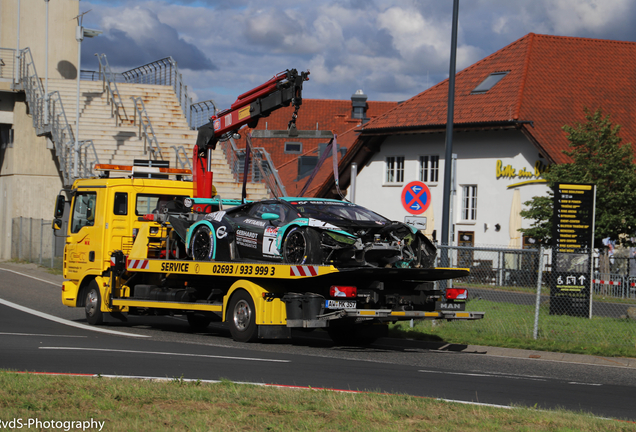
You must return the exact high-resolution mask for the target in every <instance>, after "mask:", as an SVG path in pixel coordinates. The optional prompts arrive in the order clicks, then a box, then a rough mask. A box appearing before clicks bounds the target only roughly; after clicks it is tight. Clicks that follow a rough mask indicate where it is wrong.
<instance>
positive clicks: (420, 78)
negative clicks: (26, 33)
mask: <svg viewBox="0 0 636 432" xmlns="http://www.w3.org/2000/svg"><path fill="white" fill-rule="evenodd" d="M633 6H634V0H515V1H510V0H471V1H469V2H461V3H460V11H459V38H458V50H457V69H458V70H461V69H463V68H465V67H467V66H469V65H470V64H472V63H474V62H476V61H478V60H480V59H481V58H483V57H485V56H487V55H489V54H491V53H492V52H494V51H496V50H498V49H500V48H502V47H504V46H505V45H508V44H509V43H511V42H513V41H514V40H516V39H518V38H520V37H522V36H524V35H525V34H527V33H529V32H535V33H545V34H556V35H568V36H584V37H600V38H608V39H621V40H636V33H635V32H634V30H632V22H633V21H634V19H636V8H634V7H633ZM81 8H82V10H86V9H91V8H92V9H93V12H91V13H90V14H88V15H87V16H86V19H87V20H88V22H87V23H86V25H87V26H90V27H93V28H100V29H102V30H105V34H104V36H100V37H99V38H95V40H94V41H91V42H89V43H91V44H95V45H96V46H97V45H99V48H100V49H103V50H104V52H106V53H107V55H108V57H109V60H110V59H111V56H112V57H113V58H115V59H117V60H118V61H119V62H120V63H121V64H122V65H124V64H125V65H126V66H127V67H129V68H130V67H135V66H139V65H141V63H142V62H144V61H146V59H153V60H154V59H155V58H153V57H154V56H158V55H164V54H165V55H172V56H174V57H175V58H177V61H178V62H179V66H180V69H182V70H183V73H184V78H185V79H186V82H187V83H188V84H189V86H190V89H191V92H192V93H193V94H196V96H197V97H198V98H199V99H209V98H214V99H215V100H216V101H217V102H218V104H219V106H220V107H227V106H229V104H231V103H232V102H233V101H234V100H235V99H236V96H238V95H239V94H240V93H243V92H244V91H246V90H249V89H250V88H252V87H254V86H257V85H259V84H261V83H263V82H265V81H266V80H268V79H269V78H270V77H271V76H272V75H273V74H275V73H277V72H280V71H282V70H285V69H287V68H297V69H303V70H304V69H307V68H309V69H310V70H311V77H310V81H309V82H308V83H307V84H306V85H305V97H312V98H334V99H348V98H349V97H350V96H351V94H352V93H353V92H354V91H355V90H357V89H359V88H362V89H363V90H364V91H365V92H366V93H367V94H368V95H369V98H370V100H398V99H399V100H404V99H407V98H409V97H412V96H414V95H415V94H417V93H419V92H421V91H422V90H424V89H425V88H426V87H428V86H431V85H433V84H435V83H437V82H438V81H439V80H441V79H444V78H446V77H447V75H448V59H449V54H450V37H451V22H450V21H451V12H452V4H451V2H441V1H439V0H417V1H415V0H410V1H404V0H375V1H373V0H325V1H312V0H295V1H293V2H292V1H289V0H268V1H267V2H263V1H257V0H240V1H239V0H235V1H233V2H225V1H221V0H197V1H193V0H173V1H167V0H143V1H134V0H130V1H124V0H121V1H104V0H93V1H92V2H88V1H86V0H85V1H83V2H82V3H81ZM89 24H90V25H89ZM86 51H89V50H88V49H87V50H86ZM93 52H95V51H93ZM179 57H180V58H179ZM214 66H216V68H217V69H215V70H213V68H214ZM122 67H124V66H122ZM197 69H199V70H197Z"/></svg>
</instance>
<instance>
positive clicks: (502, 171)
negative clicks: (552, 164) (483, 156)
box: [497, 159, 548, 179]
mask: <svg viewBox="0 0 636 432" xmlns="http://www.w3.org/2000/svg"><path fill="white" fill-rule="evenodd" d="M547 170H548V166H547V165H545V164H544V163H543V162H541V161H539V160H538V161H536V162H535V163H534V168H533V169H531V170H528V169H527V168H526V167H523V168H521V169H519V170H517V169H516V168H513V167H512V165H504V164H503V161H502V160H501V159H497V178H502V177H503V178H510V179H513V178H520V179H529V178H532V177H535V178H539V177H541V176H542V174H543V173H544V172H546V171H547Z"/></svg>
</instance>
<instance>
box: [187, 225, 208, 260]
mask: <svg viewBox="0 0 636 432" xmlns="http://www.w3.org/2000/svg"><path fill="white" fill-rule="evenodd" d="M190 251H191V253H192V259H193V260H195V261H210V260H211V259H212V255H213V253H214V234H213V233H212V230H211V229H210V227H208V226H206V225H201V226H200V227H199V228H197V230H196V231H195V232H194V235H193V236H192V243H191V247H190Z"/></svg>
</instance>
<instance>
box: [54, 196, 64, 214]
mask: <svg viewBox="0 0 636 432" xmlns="http://www.w3.org/2000/svg"><path fill="white" fill-rule="evenodd" d="M65 205H66V198H64V195H62V194H60V195H58V196H57V201H56V202H55V215H54V218H55V219H62V218H63V217H64V206H65Z"/></svg>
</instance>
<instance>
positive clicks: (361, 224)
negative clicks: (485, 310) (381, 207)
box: [184, 197, 436, 268]
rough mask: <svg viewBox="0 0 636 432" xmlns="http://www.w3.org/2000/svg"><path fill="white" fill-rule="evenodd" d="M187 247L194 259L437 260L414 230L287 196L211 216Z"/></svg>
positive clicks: (340, 204)
mask: <svg viewBox="0 0 636 432" xmlns="http://www.w3.org/2000/svg"><path fill="white" fill-rule="evenodd" d="M184 243H185V245H186V251H187V253H188V255H189V256H191V257H192V258H193V259H195V260H218V261H225V260H228V261H235V260H245V261H253V260H258V261H270V262H283V263H287V264H326V265H333V266H335V267H392V268H430V267H432V266H433V264H434V261H435V256H436V247H435V245H434V244H433V243H432V242H431V241H430V240H429V239H428V238H427V237H426V236H424V235H423V234H422V233H420V232H419V231H418V230H416V229H415V228H413V227H411V226H409V225H406V224H404V223H402V222H395V221H391V220H389V219H387V218H385V217H383V216H380V215H379V214H377V213H375V212H373V211H371V210H368V209H366V208H364V207H361V206H359V205H356V204H353V203H350V202H347V201H338V200H330V199H322V198H290V197H284V198H279V199H276V200H264V201H257V202H252V203H247V204H242V205H239V206H236V207H234V208H231V209H227V210H219V211H216V212H213V213H209V214H207V215H206V216H205V217H204V218H203V219H202V220H199V221H197V222H195V223H194V224H192V225H191V226H190V227H189V229H188V231H187V234H186V236H185V238H184Z"/></svg>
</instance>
